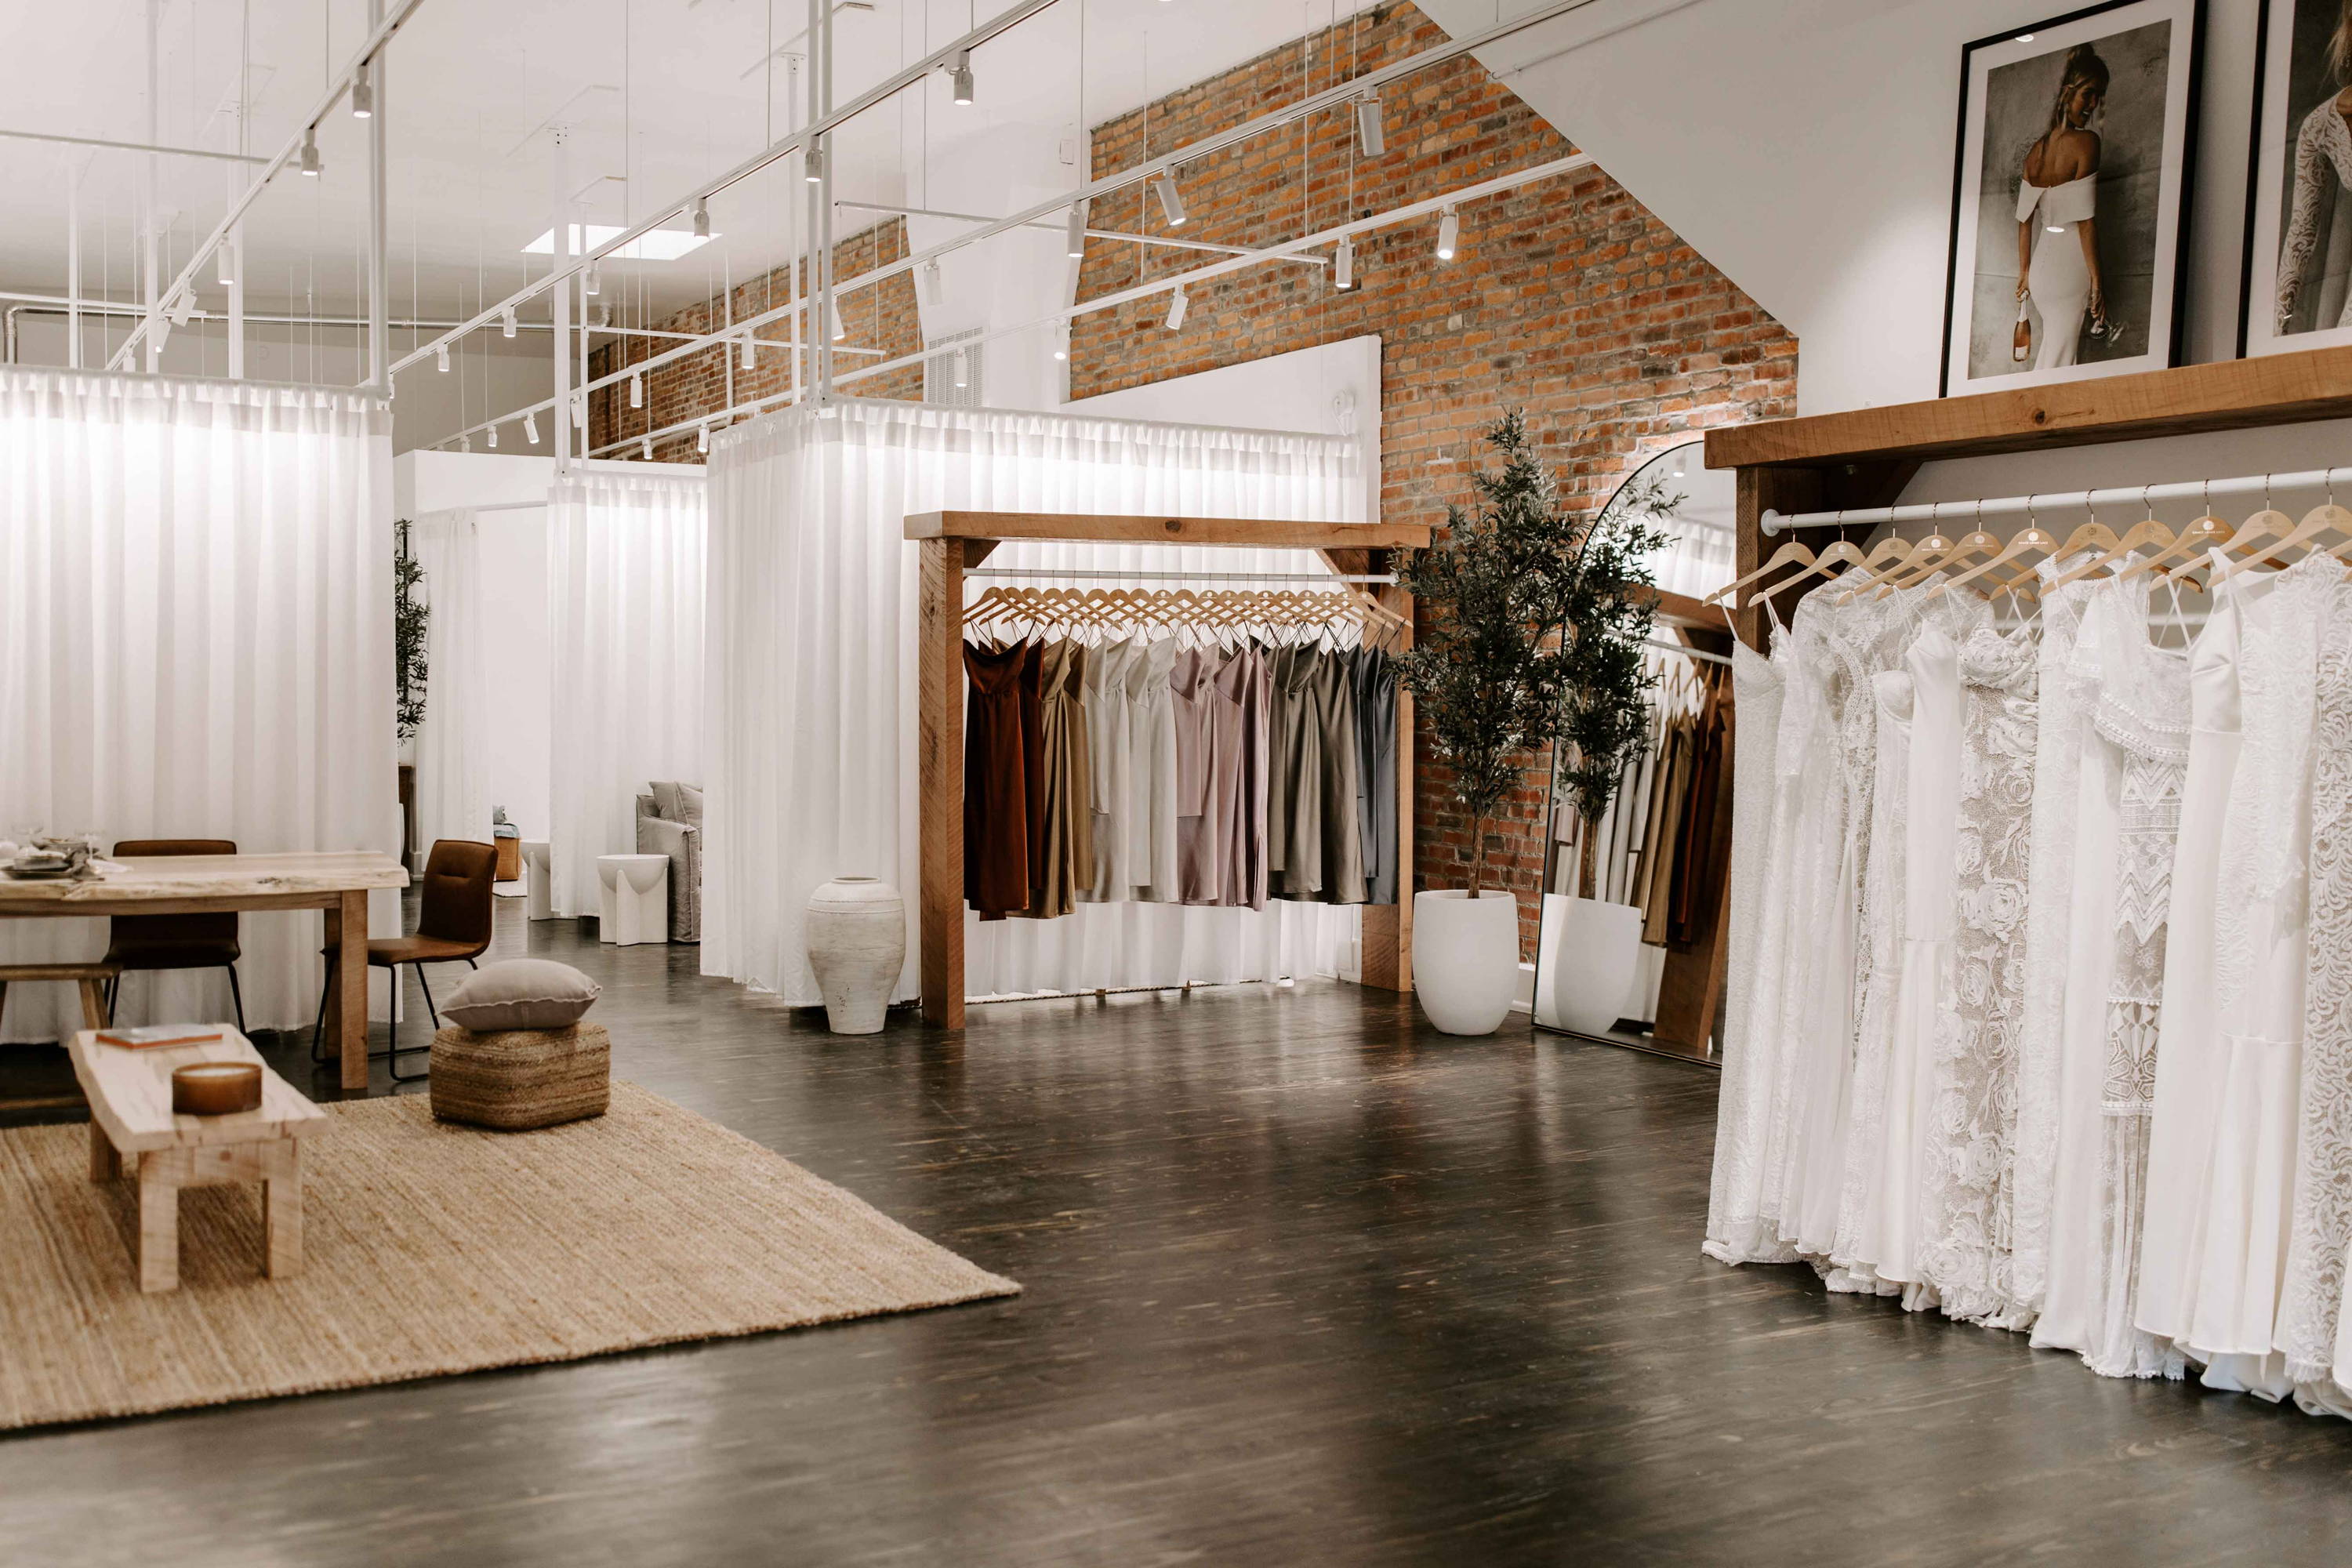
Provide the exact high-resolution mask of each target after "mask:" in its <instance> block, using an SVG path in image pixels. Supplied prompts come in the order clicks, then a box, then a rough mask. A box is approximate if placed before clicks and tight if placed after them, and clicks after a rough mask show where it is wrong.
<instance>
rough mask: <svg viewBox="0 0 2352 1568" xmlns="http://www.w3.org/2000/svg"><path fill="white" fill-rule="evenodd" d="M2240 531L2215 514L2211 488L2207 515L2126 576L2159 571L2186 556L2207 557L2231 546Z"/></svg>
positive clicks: (2127, 568) (2127, 570) (2134, 567)
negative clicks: (2224, 546)
mask: <svg viewBox="0 0 2352 1568" xmlns="http://www.w3.org/2000/svg"><path fill="white" fill-rule="evenodd" d="M2235 532H2236V530H2235V529H2232V528H2231V526H2230V525H2229V524H2228V523H2226V522H2224V521H2221V519H2220V518H2218V517H2215V516H2214V515H2213V497H2212V494H2211V492H2210V489H2209V491H2208V492H2207V494H2206V497H2205V515H2204V516H2202V517H2200V518H2199V519H2198V520H2197V521H2194V522H2192V523H2190V524H2189V526H2188V527H2187V528H2184V529H2182V530H2181V531H2180V535H2179V538H2177V539H2175V540H2174V541H2173V542H2171V543H2170V544H2168V545H2166V546H2165V547H2164V548H2163V549H2162V550H2159V551H2158V552H2156V553H2155V554H2153V555H2151V556H2149V557H2147V559H2146V560H2144V561H2142V562H2140V563H2139V564H2138V565H2137V566H2131V567H2126V568H2125V574H2126V575H2129V574H2131V573H2133V572H2158V571H2160V570H2161V569H2162V568H2163V567H2164V566H2165V564H2166V563H2168V562H2170V561H2177V560H2179V559H2181V558H2182V557H2184V556H2185V557H2189V558H2190V559H2194V558H2196V557H2198V556H2200V555H2202V554H2204V552H2206V551H2208V550H2210V549H2214V548H2217V547H2218V546H2221V545H2224V544H2227V543H2229V542H2230V540H2231V536H2232V535H2233V534H2235Z"/></svg>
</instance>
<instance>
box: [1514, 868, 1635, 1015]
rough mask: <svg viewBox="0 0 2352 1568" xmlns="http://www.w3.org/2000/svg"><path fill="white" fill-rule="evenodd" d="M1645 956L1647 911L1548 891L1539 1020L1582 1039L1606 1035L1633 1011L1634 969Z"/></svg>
mask: <svg viewBox="0 0 2352 1568" xmlns="http://www.w3.org/2000/svg"><path fill="white" fill-rule="evenodd" d="M1641 952H1642V911H1641V910H1637V909H1635V908H1634V907H1633V905H1631V904H1612V903H1604V902H1602V901H1601V900H1599V899H1579V898H1573V897H1570V896H1569V895H1567V894H1563V893H1547V894H1545V895H1544V901H1543V951H1542V952H1541V953H1539V954H1538V956H1537V959H1536V1022H1537V1023H1538V1024H1542V1025H1544V1026H1547V1027H1549V1028H1555V1029H1567V1030H1570V1031H1571V1032H1573V1033H1575V1034H1580V1035H1605V1034H1607V1033H1608V1032H1609V1031H1610V1029H1611V1028H1612V1027H1614V1026H1615V1025H1616V1022H1617V1020H1618V1019H1619V1018H1621V1017H1623V1016H1626V1015H1628V1014H1629V1013H1632V1012H1633V1010H1634V1006H1635V1004H1634V1003H1633V999H1632V996H1631V993H1632V991H1633V971H1634V967H1635V964H1636V963H1637V961H1638V960H1639V958H1640V956H1641Z"/></svg>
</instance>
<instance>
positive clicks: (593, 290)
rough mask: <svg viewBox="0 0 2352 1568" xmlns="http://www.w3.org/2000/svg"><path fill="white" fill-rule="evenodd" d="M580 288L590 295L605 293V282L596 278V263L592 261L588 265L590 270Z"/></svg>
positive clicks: (582, 280)
mask: <svg viewBox="0 0 2352 1568" xmlns="http://www.w3.org/2000/svg"><path fill="white" fill-rule="evenodd" d="M580 287H581V288H582V289H583V290H584V291H586V292H587V293H590V294H601V293H603V292H604V279H601V278H599V277H597V276H596V264H595V263H594V262H593V261H592V262H590V263H589V264H588V270H587V272H586V273H585V274H584V275H583V278H582V279H581V282H580Z"/></svg>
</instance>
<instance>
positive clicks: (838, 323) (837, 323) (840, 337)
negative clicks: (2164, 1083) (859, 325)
mask: <svg viewBox="0 0 2352 1568" xmlns="http://www.w3.org/2000/svg"><path fill="white" fill-rule="evenodd" d="M824 310H825V320H826V321H829V322H831V323H832V327H831V331H832V333H833V341H834V342H843V341H845V339H847V338H848V336H849V329H848V328H847V327H846V326H845V325H843V324H842V320H841V301H840V300H835V299H833V298H831V297H830V296H828V297H827V298H826V300H825V302H824Z"/></svg>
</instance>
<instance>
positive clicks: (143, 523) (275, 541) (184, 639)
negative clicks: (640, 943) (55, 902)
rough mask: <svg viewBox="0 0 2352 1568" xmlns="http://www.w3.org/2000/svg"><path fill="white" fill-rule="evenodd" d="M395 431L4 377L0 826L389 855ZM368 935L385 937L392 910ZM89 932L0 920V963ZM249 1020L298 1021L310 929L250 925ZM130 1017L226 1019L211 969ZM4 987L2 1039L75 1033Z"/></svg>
mask: <svg viewBox="0 0 2352 1568" xmlns="http://www.w3.org/2000/svg"><path fill="white" fill-rule="evenodd" d="M391 430H392V416H391V413H390V410H389V409H388V407H387V406H386V405H384V403H383V401H382V400H381V399H377V398H372V397H363V396H361V395H357V394H353V393H345V392H331V391H320V390H312V389H306V388H298V387H286V386H268V385H261V384H254V383H249V382H248V383H242V384H230V383H221V382H200V381H182V380H159V379H152V378H145V377H130V376H121V377H118V376H109V375H103V374H88V373H78V372H60V371H54V370H32V369H19V368H13V367H10V368H0V605H5V607H0V736H5V737H6V739H5V742H0V832H5V831H10V830H13V829H16V828H19V827H24V826H45V827H47V828H50V829H54V830H59V831H65V832H80V831H88V832H91V833H95V834H97V835H98V836H99V837H100V838H101V839H103V840H104V841H105V842H106V843H107V845H109V846H111V845H112V844H113V843H114V841H116V840H118V839H122V838H146V837H203V838H233V839H235V840H236V842H237V846H238V847H239V848H240V849H244V850H247V851H251V852H263V851H273V850H299V849H376V850H382V851H383V852H385V853H387V854H396V853H397V852H398V851H399V847H400V817H399V806H398V801H397V779H396V776H395V772H394V769H395V757H396V749H395V746H396V742H395V740H394V732H393V661H392V548H393V544H392V443H391ZM370 913H371V921H370V923H371V925H372V926H373V927H374V929H376V930H377V931H384V932H389V931H395V930H397V929H398V921H399V901H398V896H397V895H396V894H390V893H387V894H385V895H383V896H382V897H380V898H379V899H377V900H374V902H373V908H372V910H371V911H370ZM106 936H107V927H106V922H105V921H47V920H30V921H0V960H5V961H7V962H37V961H40V960H45V959H89V958H95V957H97V956H98V955H99V953H100V952H103V951H104V949H105V945H106ZM242 942H243V946H244V958H243V962H242V963H240V964H239V966H238V973H239V975H240V978H241V983H242V984H243V988H244V993H245V1010H246V1018H247V1023H248V1025H249V1026H252V1027H255V1028H274V1027H283V1026H294V1025H299V1026H303V1027H306V1028H307V1027H308V1026H310V1021H311V1018H312V1016H314V1013H315V1010H316V1008H317V1005H318V999H319V984H320V973H321V971H320V959H319V947H320V920H319V917H318V916H317V915H316V914H313V913H307V912H306V913H285V914H248V915H246V916H245V917H244V919H243V923H242ZM122 1005H123V1014H124V1019H125V1021H126V1022H139V1021H144V1020H153V1019H164V1020H169V1019H173V1018H181V1019H186V1018H197V1019H215V1018H227V1017H230V1016H232V1014H231V1013H230V1011H229V995H228V985H227V981H226V977H225V976H223V975H222V974H221V973H219V972H218V971H211V972H205V971H190V972H180V973H173V972H165V973H160V974H142V975H138V976H135V977H133V978H132V979H131V981H130V982H128V983H127V984H125V986H124V988H123V996H122ZM78 1027H79V1012H78V1011H77V1010H76V1008H75V1005H74V1003H73V999H72V994H71V987H69V986H60V985H35V984H27V985H16V986H11V987H9V993H8V998H7V1017H6V1019H5V1025H0V1028H5V1034H0V1037H5V1039H8V1040H12V1041H26V1040H47V1039H55V1038H58V1036H59V1033H60V1031H61V1030H64V1029H69V1028H78Z"/></svg>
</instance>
